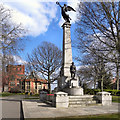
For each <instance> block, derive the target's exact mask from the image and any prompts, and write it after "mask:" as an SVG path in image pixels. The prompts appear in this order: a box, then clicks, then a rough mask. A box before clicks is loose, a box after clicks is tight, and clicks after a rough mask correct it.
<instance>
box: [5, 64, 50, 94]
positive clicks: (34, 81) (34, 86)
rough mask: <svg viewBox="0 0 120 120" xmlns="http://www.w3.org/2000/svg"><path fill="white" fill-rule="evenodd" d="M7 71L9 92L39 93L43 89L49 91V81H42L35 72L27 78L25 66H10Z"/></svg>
mask: <svg viewBox="0 0 120 120" xmlns="http://www.w3.org/2000/svg"><path fill="white" fill-rule="evenodd" d="M6 71H7V76H6V78H7V81H8V91H9V92H31V93H38V92H39V90H41V89H43V88H45V89H48V87H47V84H46V83H47V81H46V80H43V79H40V78H39V77H38V76H37V75H35V74H34V72H31V74H30V75H29V76H27V77H26V76H25V66H24V65H8V66H7V68H6Z"/></svg>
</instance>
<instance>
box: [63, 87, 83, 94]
mask: <svg viewBox="0 0 120 120" xmlns="http://www.w3.org/2000/svg"><path fill="white" fill-rule="evenodd" d="M63 91H64V92H66V93H68V95H71V96H81V95H83V88H81V87H73V88H64V89H63Z"/></svg>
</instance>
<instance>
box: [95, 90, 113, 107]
mask: <svg viewBox="0 0 120 120" xmlns="http://www.w3.org/2000/svg"><path fill="white" fill-rule="evenodd" d="M97 99H98V101H99V102H100V103H102V105H111V104H112V96H111V93H109V92H98V93H97Z"/></svg>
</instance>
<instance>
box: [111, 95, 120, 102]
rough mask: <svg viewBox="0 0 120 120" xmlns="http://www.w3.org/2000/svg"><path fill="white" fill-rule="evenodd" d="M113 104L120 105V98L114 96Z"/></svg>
mask: <svg viewBox="0 0 120 120" xmlns="http://www.w3.org/2000/svg"><path fill="white" fill-rule="evenodd" d="M112 102H117V103H120V96H112Z"/></svg>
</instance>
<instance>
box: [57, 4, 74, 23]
mask: <svg viewBox="0 0 120 120" xmlns="http://www.w3.org/2000/svg"><path fill="white" fill-rule="evenodd" d="M56 4H57V5H59V6H60V7H61V13H62V17H63V18H64V20H65V21H66V22H69V23H70V20H71V18H70V17H69V15H68V14H67V13H66V12H67V11H74V12H76V11H75V10H74V9H73V8H72V7H71V6H67V5H66V4H64V6H63V7H62V6H61V5H60V3H59V2H56Z"/></svg>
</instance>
